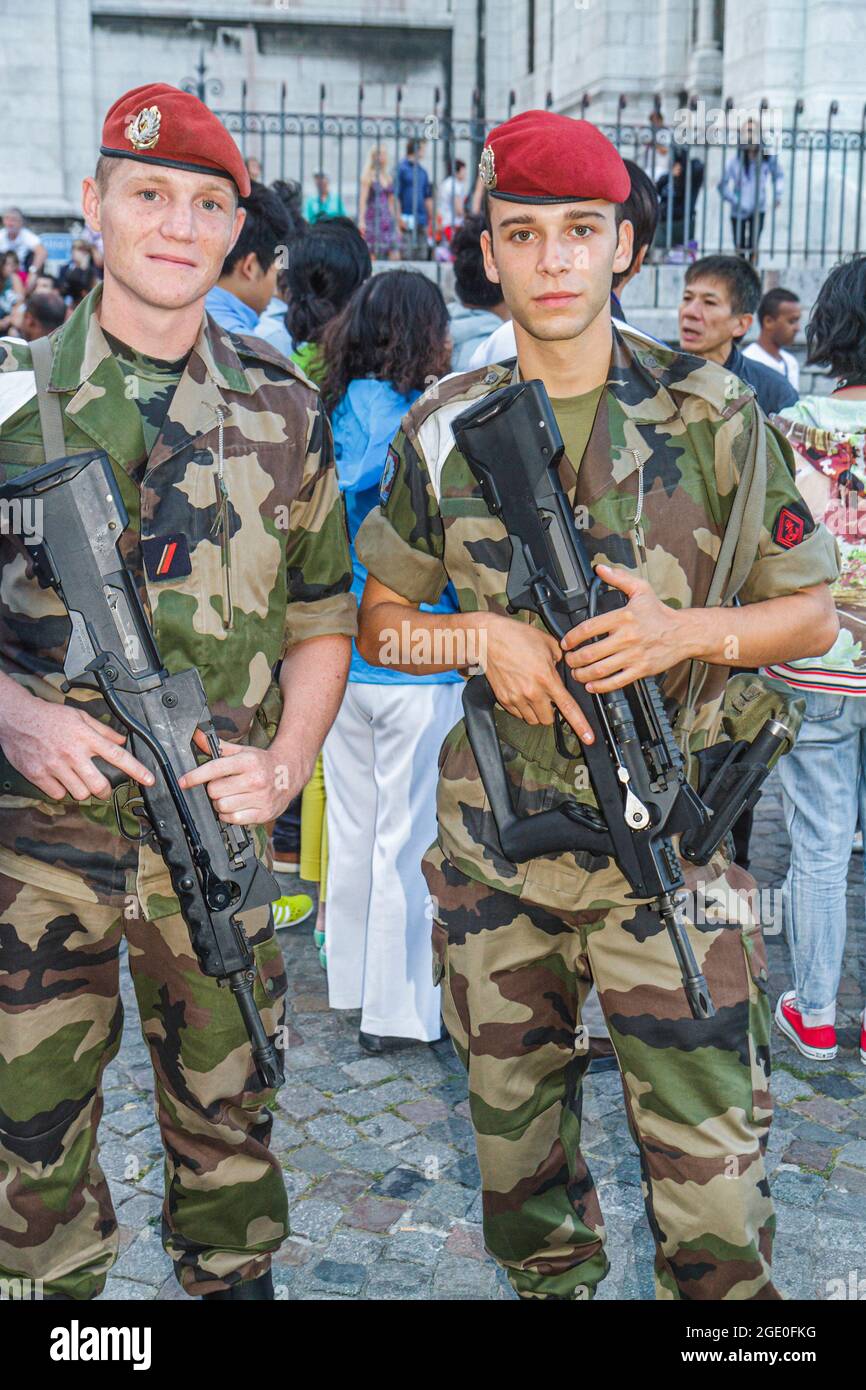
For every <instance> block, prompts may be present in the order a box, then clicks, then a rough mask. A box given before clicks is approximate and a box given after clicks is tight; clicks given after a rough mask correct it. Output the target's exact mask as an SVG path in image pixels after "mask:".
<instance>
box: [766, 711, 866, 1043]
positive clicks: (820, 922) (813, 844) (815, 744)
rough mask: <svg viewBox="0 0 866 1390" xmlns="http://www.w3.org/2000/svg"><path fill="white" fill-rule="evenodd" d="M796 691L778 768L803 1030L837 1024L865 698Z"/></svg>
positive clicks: (859, 810)
mask: <svg viewBox="0 0 866 1390" xmlns="http://www.w3.org/2000/svg"><path fill="white" fill-rule="evenodd" d="M786 690H787V691H788V692H790V690H791V687H789V686H788V687H786ZM793 693H794V694H796V695H798V696H800V695H802V696H804V698H805V701H806V713H805V717H804V719H803V727H802V728H801V730H800V734H799V736H798V738H797V742H796V743H795V745H794V747H793V749H792V750H791V752H790V753H788V754H787V755H786V756H785V757H784V758H782V759H781V760H780V762H779V765H778V766H779V778H780V780H781V783H782V794H783V802H784V808H785V820H786V823H787V826H788V834H789V835H790V837H791V863H790V867H789V869H788V874H787V877H786V879H785V885H784V889H783V902H784V908H785V929H786V934H787V938H788V945H789V948H790V951H791V960H792V962H793V966H794V986H795V988H796V991H797V1007H798V1008H799V1009H800V1011H801V1013H802V1015H803V1022H804V1023H805V1024H806V1026H807V1027H810V1028H817V1027H820V1026H821V1025H822V1024H832V1023H834V1022H835V1020H836V995H837V993H838V989H839V980H840V978H841V975H842V957H843V954H844V951H845V931H846V926H847V916H846V900H845V894H846V883H847V878H848V865H849V862H850V859H851V845H852V842H853V839H854V832H855V831H856V829H857V818H858V814H859V818H860V825H861V828H864V829H866V697H864V696H860V695H834V694H830V693H828V692H825V691H817V690H806V691H800V690H797V691H794V692H793Z"/></svg>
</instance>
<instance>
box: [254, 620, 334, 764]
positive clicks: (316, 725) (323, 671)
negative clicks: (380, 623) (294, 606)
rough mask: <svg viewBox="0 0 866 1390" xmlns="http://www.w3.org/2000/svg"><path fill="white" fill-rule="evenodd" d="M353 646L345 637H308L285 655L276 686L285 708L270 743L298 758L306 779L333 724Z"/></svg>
mask: <svg viewBox="0 0 866 1390" xmlns="http://www.w3.org/2000/svg"><path fill="white" fill-rule="evenodd" d="M351 655H352V646H351V642H350V640H349V638H348V637H341V636H339V635H338V634H331V635H328V636H324V637H308V638H306V639H305V640H304V641H303V642H298V643H296V645H295V646H294V647H290V649H289V651H288V652H287V654H286V655H285V656H284V657H283V662H282V667H281V670H280V689H281V691H282V693H283V713H282V717H281V719H280V724H279V728H278V729H277V732H276V735H275V736H274V741H273V743H272V744H271V749H272V751H273V752H274V753H275V755H276V756H277V757H279V756H280V755H281V754H282V753H285V755H286V761H287V762H291V763H292V764H294V765H297V764H298V763H302V764H303V765H304V766H305V767H306V769H307V779H308V778H309V775H310V774H311V773H312V771H313V767H314V765H315V761H316V757H317V755H318V752H319V749H320V748H321V746H322V744H323V743H324V741H325V735H326V734H327V732H328V730H329V729H330V727H331V725H332V724H333V722H334V720H335V718H336V716H337V710H338V709H339V708H340V701H341V700H342V698H343V691H344V690H345V688H346V676H347V675H348V673H349V661H350V659H351Z"/></svg>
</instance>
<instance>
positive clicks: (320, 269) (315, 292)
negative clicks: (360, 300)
mask: <svg viewBox="0 0 866 1390" xmlns="http://www.w3.org/2000/svg"><path fill="white" fill-rule="evenodd" d="M372 273H373V262H372V261H371V260H370V252H369V249H368V247H367V243H366V241H365V240H364V238H363V237H362V236H361V233H360V232H359V231H358V228H357V227H356V226H355V224H354V223H353V222H351V221H350V220H349V219H348V218H343V217H329V218H326V219H324V220H323V221H321V222H316V223H315V225H314V226H312V227H311V228H310V230H309V231H308V232H307V234H306V236H302V237H299V238H298V240H296V241H294V242H292V244H291V246H290V247H289V262H288V266H287V274H286V280H287V285H286V292H287V294H288V306H287V308H286V327H287V328H288V330H289V333H290V334H291V336H292V338H293V339H294V341H295V343H297V344H300V343H316V342H318V341H319V338H320V337H321V335H322V332H323V331H324V328H325V325H326V324H327V323H329V322H330V320H331V319H332V318H334V317H335V315H336V314H338V313H339V312H340V310H341V309H342V308H343V307H344V306H345V305H346V304H347V303H348V302H349V300H350V298H351V297H352V294H353V293H354V291H355V290H356V289H357V288H358V286H359V285H360V284H363V282H364V281H365V280H367V279H369V277H370V276H371V275H372Z"/></svg>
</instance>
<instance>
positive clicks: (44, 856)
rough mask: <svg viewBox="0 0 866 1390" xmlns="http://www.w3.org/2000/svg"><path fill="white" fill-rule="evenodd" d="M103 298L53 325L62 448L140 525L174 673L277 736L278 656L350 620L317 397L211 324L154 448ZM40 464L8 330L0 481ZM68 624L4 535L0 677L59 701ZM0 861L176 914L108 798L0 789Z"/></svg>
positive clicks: (0, 351)
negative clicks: (104, 461) (91, 454)
mask: <svg viewBox="0 0 866 1390" xmlns="http://www.w3.org/2000/svg"><path fill="white" fill-rule="evenodd" d="M99 293H100V291H99V290H98V289H97V290H96V291H94V292H93V293H92V294H91V295H89V296H88V298H87V299H86V300H85V301H84V302H83V304H82V305H81V306H80V307H79V308H78V309H76V311H75V313H74V314H73V315H72V316H71V318H70V319H69V320H68V322H67V323H66V324H64V325H63V327H61V328H60V329H59V330H58V331H57V332H56V333H55V334H54V335H53V343H52V346H53V368H52V375H51V388H50V389H51V390H52V391H56V392H58V394H59V397H60V401H61V404H62V407H63V412H64V432H65V439H66V452H67V454H74V453H80V452H84V451H88V450H93V449H103V450H105V452H106V453H107V454H108V455H109V457H110V459H111V463H112V466H113V468H114V473H115V476H116V478H117V481H118V484H119V487H120V490H121V493H122V496H123V500H124V503H125V505H126V509H127V511H128V513H129V518H130V521H129V527H128V529H127V530H126V532H125V533H124V538H123V542H122V550H123V553H124V558H125V559H126V561H127V563H128V564H129V566H130V567H131V570H132V572H133V574H134V576H135V578H136V580H137V583H138V587H139V592H140V594H141V597H142V599H143V601H144V604H145V608H146V611H147V613H148V616H149V618H150V621H151V623H152V626H153V630H154V633H155V636H156V641H157V645H158V647H159V650H160V653H161V655H162V659H163V662H164V664H165V666H166V667H167V668H168V670H169V671H170V672H176V671H179V670H183V669H186V668H187V667H189V666H196V667H197V668H198V670H199V673H200V674H201V678H202V681H203V683H204V687H205V691H206V692H207V696H208V701H209V703H210V707H211V711H212V713H213V716H214V721H215V724H216V728H217V732H218V733H219V735H220V737H222V738H224V739H229V740H231V741H235V742H246V741H248V740H249V739H250V736H251V734H252V735H253V736H254V741H256V742H259V743H264V742H267V736H266V734H265V736H264V737H263V734H264V730H262V729H261V728H260V727H257V723H256V721H257V720H258V722H259V723H261V722H263V721H264V709H263V706H264V708H266V709H268V710H269V711H270V723H269V728H268V732H269V733H270V734H271V735H272V734H273V732H274V730H275V727H276V722H277V720H278V717H279V707H280V701H279V691H278V687H277V686H276V683H275V681H274V678H273V675H272V670H273V667H274V665H275V663H276V662H277V661H278V660H279V658H280V657H281V656H282V655H284V654H285V652H286V651H287V649H288V648H289V647H290V646H291V645H292V644H294V643H296V642H299V641H302V640H303V639H304V638H307V637H313V636H320V635H323V634H327V633H342V634H345V635H347V636H351V635H353V634H354V632H355V629H356V607H355V600H354V598H353V596H352V594H351V593H350V591H349V590H350V585H351V579H352V565H351V558H350V554H349V548H348V540H347V531H346V525H345V518H344V512H343V506H342V501H341V499H340V495H339V491H338V488H337V482H336V475H335V471H334V465H333V454H332V442H331V434H330V427H329V425H328V422H327V419H326V417H325V414H324V410H323V407H322V405H321V402H320V399H319V394H318V390H317V389H316V387H315V386H314V385H313V384H312V383H311V382H309V381H308V380H307V378H306V377H305V376H304V375H303V373H301V372H300V371H299V370H298V369H297V368H295V367H294V366H293V364H292V363H290V362H288V361H287V360H286V359H285V358H284V357H283V356H282V355H281V354H280V353H279V352H277V351H276V350H275V349H274V348H272V347H271V346H270V345H269V344H267V343H264V342H261V341H259V340H258V339H256V338H247V337H240V336H237V335H236V334H234V333H228V332H226V331H224V330H223V329H222V328H220V327H219V325H218V324H216V323H215V322H214V320H213V319H211V318H209V317H208V316H205V317H204V318H203V321H202V327H201V330H200V332H199V335H198V338H197V340H196V342H195V345H194V347H193V350H192V352H191V354H190V357H189V359H188V361H187V364H186V367H185V370H184V372H183V375H182V377H181V378H180V380H179V382H178V385H177V388H176V390H175V392H174V395H173V396H172V398H171V401H170V404H169V407H168V411H167V412H166V413H165V419H164V421H163V424H162V429H161V432H160V434H159V436H158V438H157V439H156V442H155V444H154V445H153V447H152V449H151V451H150V454H149V456H148V454H147V451H146V449H145V444H144V431H143V425H142V416H141V411H140V409H139V405H138V403H137V402H136V400H135V399H131V398H130V392H129V390H128V387H126V388H125V378H124V375H123V373H122V371H121V368H120V366H119V365H118V361H117V359H116V358H115V357H113V356H112V354H111V352H110V351H109V348H108V344H107V343H106V340H105V337H104V335H103V333H102V330H101V328H100V326H99V322H98V319H97V317H96V313H95V309H96V306H97V304H98V302H99ZM44 457H45V455H44V450H43V445H42V435H41V429H40V422H39V412H38V405H37V400H36V390H35V384H34V380H33V373H32V369H31V363H30V350H29V348H28V346H27V345H26V344H25V343H18V342H15V341H13V340H11V339H6V340H4V341H2V342H0V478H2V479H3V480H4V481H5V480H7V479H11V478H14V477H15V476H16V475H18V474H20V473H22V472H24V471H26V470H27V469H29V468H33V467H35V466H36V465H37V464H40V463H42V462H43V461H44ZM221 463H222V473H223V479H224V484H225V489H224V492H223V496H225V492H227V495H228V496H227V501H226V502H225V503H224V505H223V507H222V511H220V507H219V506H218V500H219V488H218V483H219V473H220V464H221ZM169 537H171V538H177V539H178V542H179V544H178V550H177V551H175V552H174V553H175V554H177V553H182V554H183V563H181V564H178V565H175V566H172V570H171V571H170V573H169V575H168V577H156V578H152V577H151V575H152V574H158V572H159V569H160V565H159V564H154V563H150V564H149V565H148V564H146V563H145V553H148V554H150V555H157V556H159V555H162V554H165V553H167V552H166V544H167V538H169ZM143 540H144V542H145V547H146V546H147V543H148V542H150V550H149V551H148V552H145V551H143V547H142V541H143ZM164 542H165V544H164ZM186 552H188V560H187V559H186ZM185 570H188V571H189V572H188V573H184V571H185ZM172 573H173V574H174V576H175V577H172ZM69 631H70V625H69V621H68V618H67V616H66V610H65V608H64V607H63V604H62V602H61V601H60V599H59V598H58V597H57V596H56V594H55V593H54V592H53V590H50V589H41V588H40V587H39V585H38V583H37V582H36V580H35V578H34V577H33V570H32V565H31V562H30V560H29V557H28V555H27V552H26V550H25V549H24V546H23V543H22V541H21V540H20V538H18V537H16V536H13V535H4V536H0V662H2V670H3V671H4V672H5V673H6V674H7V675H9V676H11V677H12V678H13V679H14V680H17V681H19V682H20V683H21V684H22V685H24V686H26V687H27V689H28V690H30V691H31V692H32V693H33V694H34V695H38V696H40V697H41V698H42V699H45V700H49V701H59V700H62V699H64V696H63V695H62V693H61V691H60V685H61V681H62V679H63V674H62V667H63V660H64V655H65V651H66V645H67V642H68V638H69ZM65 698H66V700H67V703H70V704H74V705H76V706H78V707H80V708H84V709H86V710H87V711H88V713H90V714H92V715H94V716H95V717H96V718H104V719H107V718H108V711H107V709H106V707H105V705H104V703H103V701H102V698H101V696H99V695H98V694H96V693H93V694H91V693H90V692H89V691H86V690H73V691H71V692H70V694H69V695H68V696H67V697H65ZM259 838H260V841H262V840H263V838H264V837H263V835H262V834H261V833H260V835H259ZM0 871H3V872H5V873H9V874H12V875H13V876H15V877H17V878H20V879H22V880H24V881H25V882H31V883H36V884H39V885H41V886H42V887H47V888H55V889H56V890H57V891H58V892H62V893H64V894H67V895H70V896H72V897H77V898H84V899H93V898H94V897H95V898H96V899H97V900H100V901H110V902H114V901H122V900H123V898H124V897H125V895H127V894H132V893H137V895H138V897H139V899H140V901H141V902H142V903H147V904H148V912H149V915H151V916H153V915H164V914H166V913H169V912H173V911H176V910H177V903H176V899H175V898H174V896H173V894H172V893H171V888H170V881H169V879H168V876H167V873H166V870H165V866H164V864H163V861H162V859H161V857H160V856H159V855H157V854H155V853H154V852H153V851H151V850H148V849H146V848H142V849H141V850H139V849H138V848H137V847H135V846H133V845H131V844H129V843H128V842H127V841H126V840H125V839H123V838H122V837H121V836H120V834H119V833H118V831H117V826H116V822H115V815H114V809H113V807H112V805H111V802H110V801H109V802H107V803H106V802H102V801H100V800H98V799H97V798H91V799H90V800H89V801H87V802H84V803H76V802H74V801H72V800H71V798H70V799H68V800H65V801H63V802H51V801H35V800H24V799H22V798H13V797H9V796H6V797H0Z"/></svg>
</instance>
